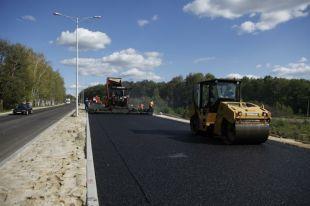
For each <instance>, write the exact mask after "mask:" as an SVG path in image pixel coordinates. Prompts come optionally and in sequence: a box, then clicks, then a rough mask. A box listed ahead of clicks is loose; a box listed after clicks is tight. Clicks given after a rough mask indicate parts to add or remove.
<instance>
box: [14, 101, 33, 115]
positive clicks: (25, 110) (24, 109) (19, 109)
mask: <svg viewBox="0 0 310 206" xmlns="http://www.w3.org/2000/svg"><path fill="white" fill-rule="evenodd" d="M13 114H25V115H28V114H32V106H31V104H30V103H21V104H19V105H17V106H16V108H15V109H14V110H13Z"/></svg>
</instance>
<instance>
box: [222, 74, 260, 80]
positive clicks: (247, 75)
mask: <svg viewBox="0 0 310 206" xmlns="http://www.w3.org/2000/svg"><path fill="white" fill-rule="evenodd" d="M243 77H247V78H250V79H257V78H258V77H257V76H255V75H252V74H246V75H242V74H239V73H231V74H228V75H227V76H226V78H228V79H242V78H243Z"/></svg>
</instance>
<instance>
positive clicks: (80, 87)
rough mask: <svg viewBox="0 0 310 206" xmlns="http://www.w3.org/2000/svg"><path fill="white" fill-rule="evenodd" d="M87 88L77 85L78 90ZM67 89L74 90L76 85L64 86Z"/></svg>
mask: <svg viewBox="0 0 310 206" xmlns="http://www.w3.org/2000/svg"><path fill="white" fill-rule="evenodd" d="M86 87H87V86H85V85H81V84H79V89H83V88H86ZM66 88H67V89H75V88H76V84H71V85H68V86H66Z"/></svg>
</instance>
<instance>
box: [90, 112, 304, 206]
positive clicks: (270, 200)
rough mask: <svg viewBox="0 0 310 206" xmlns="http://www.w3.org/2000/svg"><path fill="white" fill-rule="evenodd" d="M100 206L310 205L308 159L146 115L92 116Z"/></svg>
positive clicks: (299, 152)
mask: <svg viewBox="0 0 310 206" xmlns="http://www.w3.org/2000/svg"><path fill="white" fill-rule="evenodd" d="M89 121H90V132H91V138H92V148H93V155H94V164H95V173H96V181H97V190H98V197H99V202H100V205H238V206H239V205H294V206H295V205H310V151H309V150H306V149H302V148H298V147H294V146H290V145H285V144H280V143H277V142H273V141H267V142H266V143H264V144H262V145H231V146H229V145H223V144H222V143H221V142H220V141H217V140H214V139H208V138H206V137H202V136H198V137H194V136H192V135H191V134H190V132H189V125H188V124H185V123H180V122H176V121H172V120H166V119H161V118H157V117H153V116H143V115H116V114H114V115H110V114H92V115H90V116H89Z"/></svg>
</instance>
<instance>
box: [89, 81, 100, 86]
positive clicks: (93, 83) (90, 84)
mask: <svg viewBox="0 0 310 206" xmlns="http://www.w3.org/2000/svg"><path fill="white" fill-rule="evenodd" d="M98 84H102V83H100V82H91V83H89V86H96V85H98Z"/></svg>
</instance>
